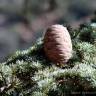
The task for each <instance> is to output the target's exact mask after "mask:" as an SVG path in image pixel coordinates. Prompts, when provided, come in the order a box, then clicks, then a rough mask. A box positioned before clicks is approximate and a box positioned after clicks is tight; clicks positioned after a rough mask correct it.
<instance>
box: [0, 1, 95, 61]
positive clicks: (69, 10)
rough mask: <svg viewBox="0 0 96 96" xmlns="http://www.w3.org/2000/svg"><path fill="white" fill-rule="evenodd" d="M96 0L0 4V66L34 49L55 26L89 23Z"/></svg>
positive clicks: (8, 2) (74, 26)
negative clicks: (57, 24)
mask: <svg viewBox="0 0 96 96" xmlns="http://www.w3.org/2000/svg"><path fill="white" fill-rule="evenodd" d="M95 10H96V0H0V62H3V61H4V60H6V59H7V57H8V56H10V55H11V54H13V53H14V52H15V51H16V50H24V49H27V48H29V47H30V46H32V45H33V44H34V43H35V42H36V40H37V39H38V38H39V37H41V36H43V35H44V30H45V29H46V28H47V27H48V26H50V25H52V24H56V23H59V24H65V23H67V24H69V25H71V26H72V27H73V28H78V26H79V25H80V24H82V23H86V22H90V19H91V18H92V17H93V16H94V12H95Z"/></svg>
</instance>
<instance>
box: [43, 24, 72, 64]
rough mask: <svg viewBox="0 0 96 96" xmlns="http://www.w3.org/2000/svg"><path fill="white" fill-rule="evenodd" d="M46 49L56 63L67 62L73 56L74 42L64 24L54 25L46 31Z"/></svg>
mask: <svg viewBox="0 0 96 96" xmlns="http://www.w3.org/2000/svg"><path fill="white" fill-rule="evenodd" d="M44 51H45V54H46V56H47V57H48V58H49V59H50V60H51V61H53V62H54V63H58V64H64V63H67V62H68V60H69V59H70V57H71V56H72V43H71V38H70V35H69V32H68V30H67V29H66V27H64V26H62V25H59V24H58V25H52V26H51V27H49V28H48V29H47V31H46V33H45V37H44Z"/></svg>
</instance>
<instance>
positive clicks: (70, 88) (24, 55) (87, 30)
mask: <svg viewBox="0 0 96 96" xmlns="http://www.w3.org/2000/svg"><path fill="white" fill-rule="evenodd" d="M70 34H71V38H72V43H73V56H72V58H71V59H70V60H69V62H68V63H67V64H66V65H65V66H64V67H62V68H61V67H60V66H57V65H56V64H53V63H52V62H51V61H50V60H48V58H47V57H46V56H45V54H44V51H43V39H42V38H41V39H39V40H38V41H37V43H36V44H35V45H34V46H32V47H31V48H29V49H28V50H24V51H17V52H16V53H15V54H14V55H12V56H11V57H10V58H9V59H8V60H7V61H6V62H4V63H2V64H0V96H70V94H72V95H73V96H76V95H75V94H83V93H82V92H86V93H87V92H89V93H91V92H92V93H93V94H96V93H95V92H96V28H95V27H92V26H91V25H85V26H81V27H80V29H78V30H70Z"/></svg>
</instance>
